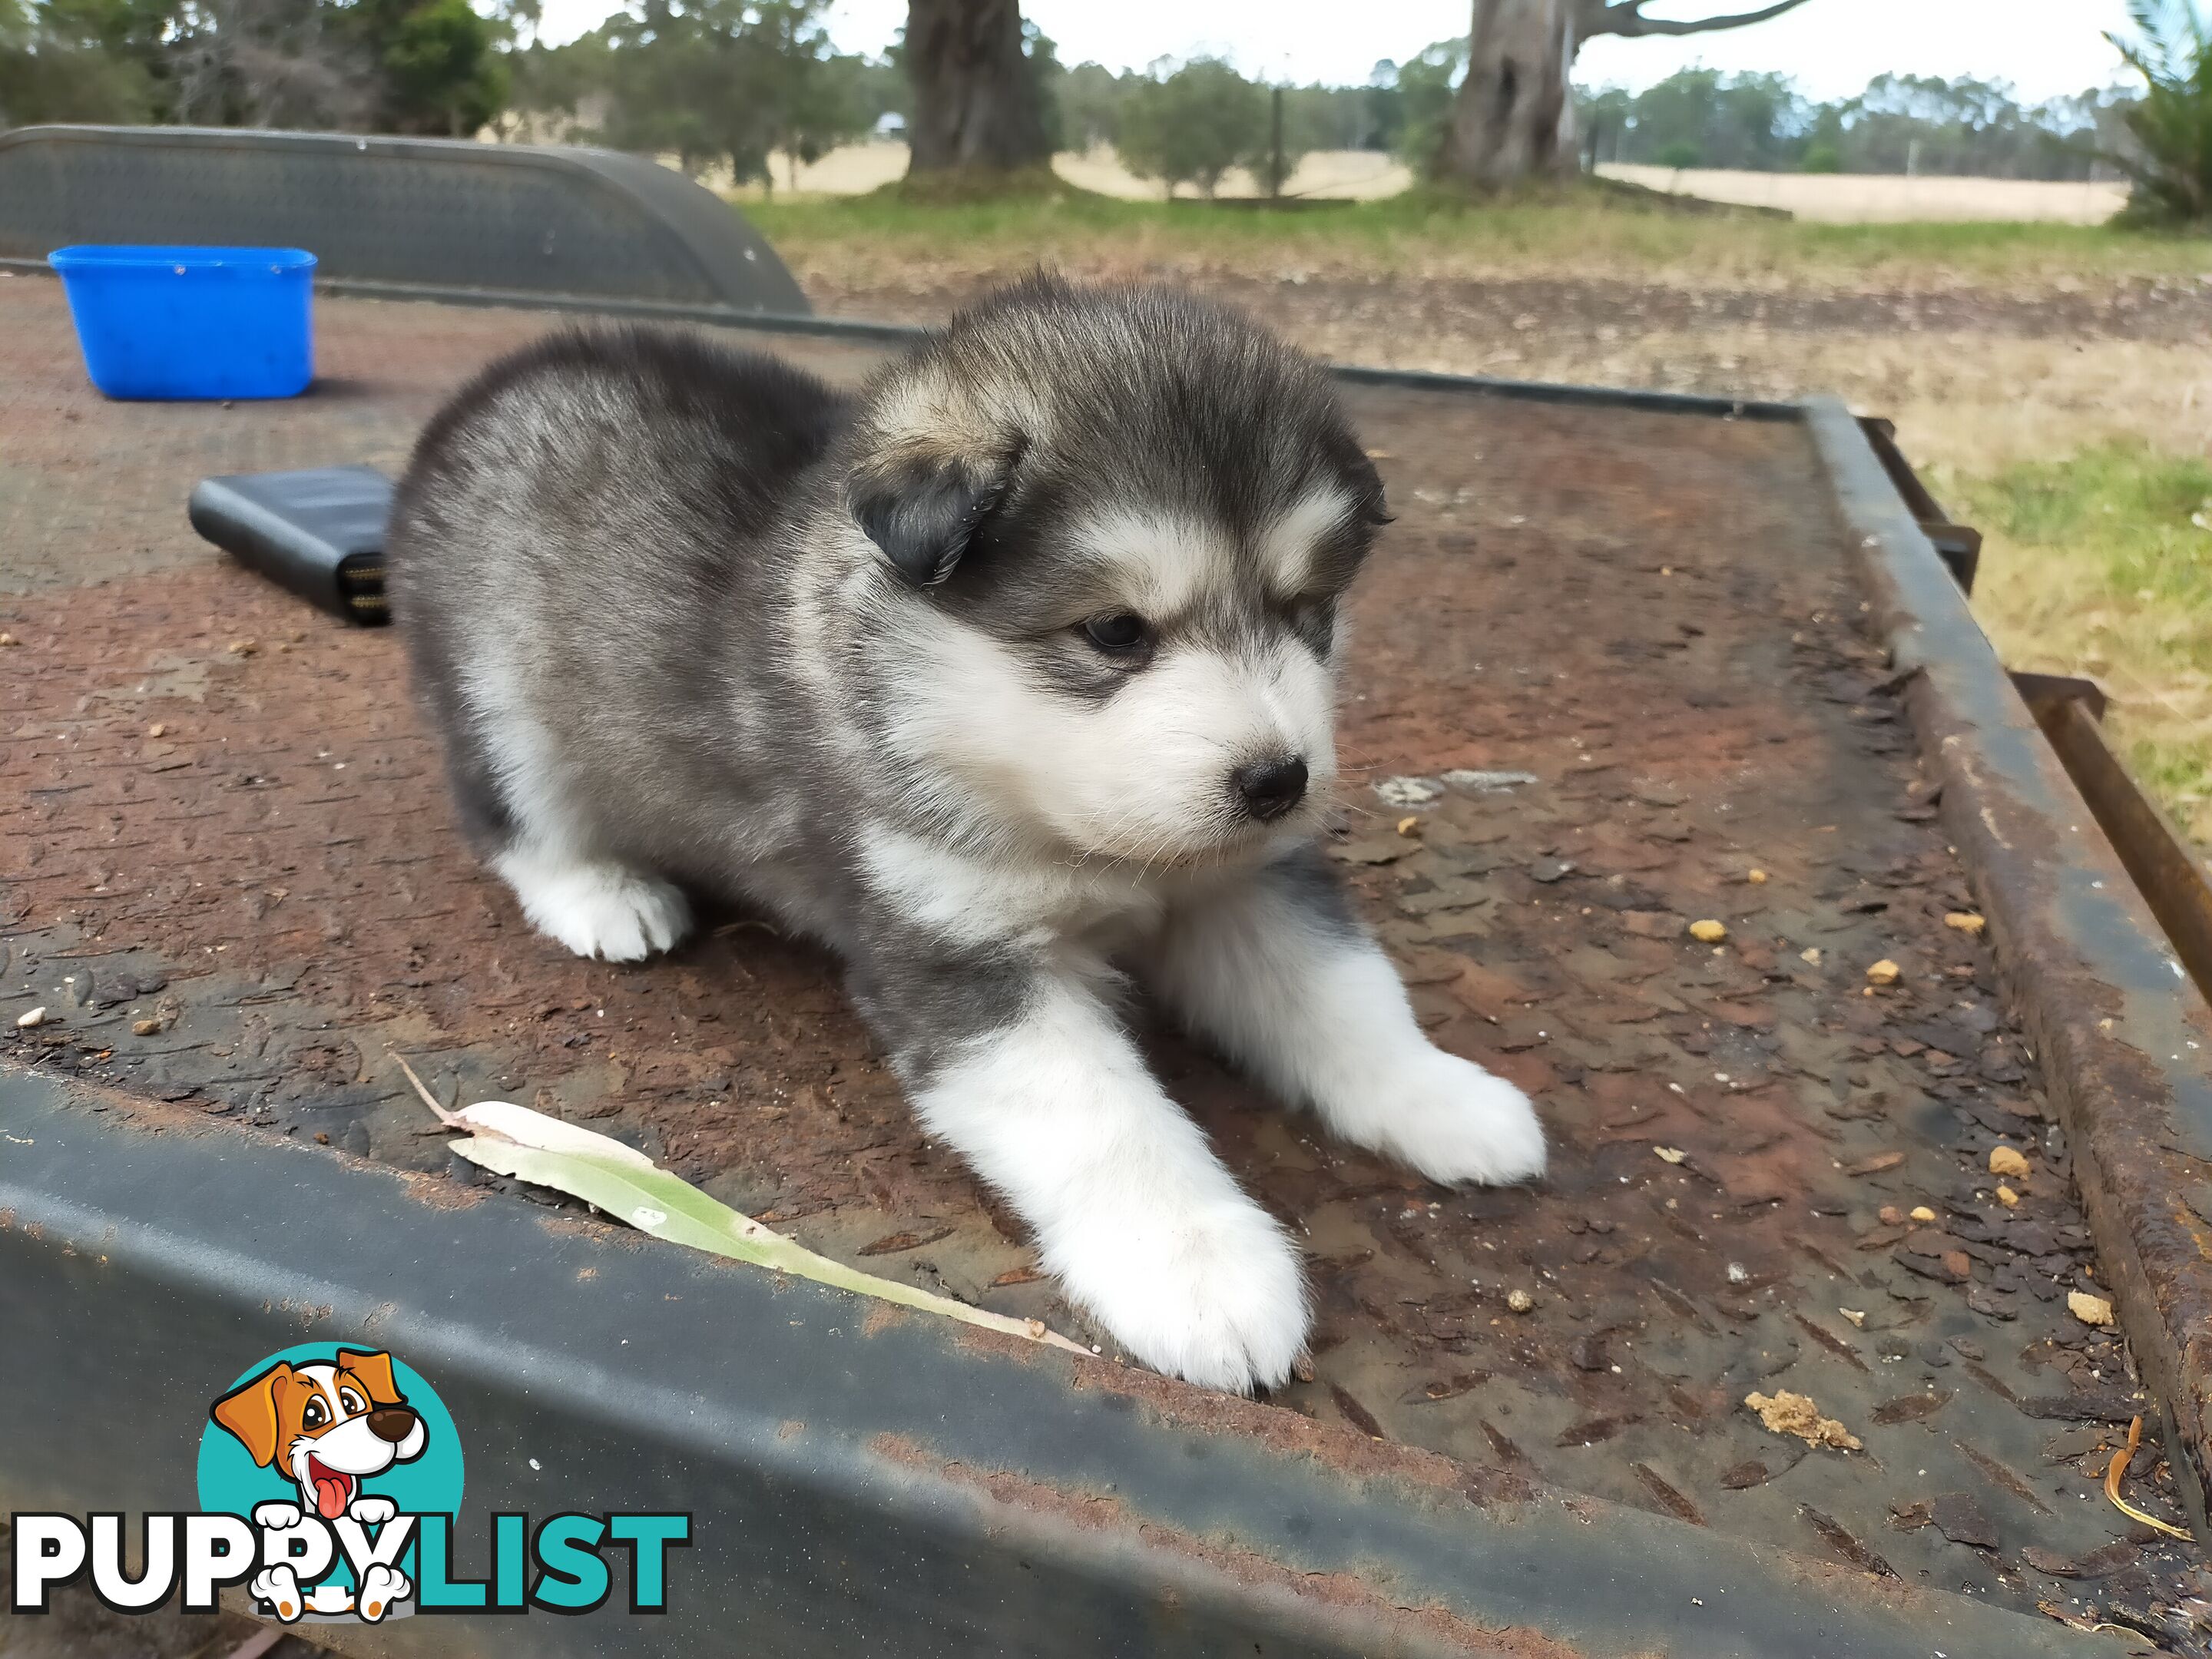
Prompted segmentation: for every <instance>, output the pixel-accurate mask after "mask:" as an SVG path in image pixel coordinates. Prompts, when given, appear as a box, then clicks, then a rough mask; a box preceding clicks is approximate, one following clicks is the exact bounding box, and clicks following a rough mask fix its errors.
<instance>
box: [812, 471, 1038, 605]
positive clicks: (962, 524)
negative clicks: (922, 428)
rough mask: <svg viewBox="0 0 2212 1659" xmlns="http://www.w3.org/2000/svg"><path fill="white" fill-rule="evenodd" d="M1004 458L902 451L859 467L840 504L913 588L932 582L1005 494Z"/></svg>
mask: <svg viewBox="0 0 2212 1659" xmlns="http://www.w3.org/2000/svg"><path fill="white" fill-rule="evenodd" d="M1012 471H1013V463H1012V459H1007V458H1000V459H992V460H987V461H971V460H953V459H945V460H936V461H931V460H923V459H919V458H907V459H898V460H895V461H892V462H890V463H888V464H887V465H878V466H872V467H866V468H863V469H861V470H860V471H856V472H855V473H854V475H853V477H852V478H851V480H850V481H849V482H848V483H847V485H846V490H845V500H846V505H847V506H848V507H850V508H851V509H852V513H853V517H854V520H855V521H856V522H857V523H858V524H859V525H860V528H861V529H862V530H864V531H866V532H867V537H868V539H869V540H870V541H872V542H873V543H874V544H876V545H877V547H878V548H879V549H880V550H882V552H883V556H884V557H885V558H886V559H889V560H890V562H891V563H892V564H893V565H894V566H895V567H896V568H897V569H898V571H899V573H900V574H902V575H903V576H904V577H905V578H906V579H907V580H908V581H910V582H912V583H913V584H914V585H915V586H917V587H934V586H937V585H938V584H939V582H941V581H943V580H945V578H946V577H947V576H950V575H951V574H952V572H953V570H954V568H956V567H957V565H958V564H959V562H960V561H961V559H962V558H963V556H966V554H967V552H968V549H969V544H970V543H971V542H972V541H973V540H974V539H975V530H976V527H977V526H979V525H981V523H982V522H983V520H985V519H987V518H988V517H989V516H990V515H991V511H992V509H993V508H994V507H997V506H998V504H999V502H1000V499H1001V498H1002V497H1004V495H1006V483H1007V480H1008V478H1009V477H1010V476H1011V475H1012Z"/></svg>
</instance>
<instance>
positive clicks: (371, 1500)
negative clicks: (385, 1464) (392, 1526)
mask: <svg viewBox="0 0 2212 1659" xmlns="http://www.w3.org/2000/svg"><path fill="white" fill-rule="evenodd" d="M346 1513H347V1514H348V1515H349V1516H352V1517H353V1518H354V1519H355V1520H356V1521H358V1522H361V1524H362V1526H364V1527H380V1526H382V1525H383V1524H384V1523H385V1522H387V1521H389V1520H390V1519H392V1516H395V1515H397V1514H398V1513H399V1505H398V1504H395V1503H393V1502H392V1500H391V1499H390V1498H378V1497H375V1496H374V1495H372V1494H369V1493H366V1492H365V1493H363V1494H362V1496H361V1497H359V1498H355V1499H354V1500H353V1502H352V1503H351V1504H349V1505H348V1506H347V1509H346Z"/></svg>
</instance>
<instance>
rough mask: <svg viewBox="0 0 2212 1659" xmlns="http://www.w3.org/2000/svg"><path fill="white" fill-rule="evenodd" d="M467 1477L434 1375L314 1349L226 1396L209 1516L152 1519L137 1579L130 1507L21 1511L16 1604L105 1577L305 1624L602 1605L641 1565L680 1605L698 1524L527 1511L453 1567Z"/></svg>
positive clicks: (216, 1422) (683, 1518) (206, 1485)
mask: <svg viewBox="0 0 2212 1659" xmlns="http://www.w3.org/2000/svg"><path fill="white" fill-rule="evenodd" d="M461 1485H462V1468H461V1445H460V1437H459V1434H458V1433H456V1431H455V1430H454V1427H453V1416H452V1414H451V1413H448V1412H447V1409H446V1407H445V1403H444V1402H443V1401H441V1400H440V1399H439V1398H438V1395H437V1392H436V1390H435V1389H432V1388H431V1386H430V1385H429V1383H428V1382H427V1381H426V1380H424V1378H423V1377H422V1375H421V1374H420V1373H419V1372H417V1371H416V1370H414V1369H413V1368H412V1367H411V1366H410V1365H408V1364H406V1363H405V1362H404V1361H402V1360H399V1359H396V1358H393V1357H392V1355H391V1354H388V1353H383V1352H373V1351H370V1350H367V1349H362V1348H349V1347H344V1346H339V1345H337V1344H335V1343H327V1342H321V1343H316V1342H310V1343H301V1344H300V1345H298V1346H294V1347H290V1348H287V1349H285V1350H284V1351H283V1352H281V1353H276V1354H271V1355H270V1356H269V1357H268V1358H266V1359H264V1360H262V1361H261V1362H260V1363H259V1364H257V1365H254V1366H252V1367H251V1368H249V1369H248V1370H246V1371H245V1372H244V1373H242V1374H241V1375H240V1376H239V1377H238V1378H236V1379H235V1380H234V1382H233V1383H232V1384H231V1385H230V1387H229V1388H228V1390H226V1391H225V1392H224V1393H223V1394H222V1395H219V1396H218V1397H217V1398H216V1400H215V1401H213V1402H212V1403H211V1404H210V1407H209V1408H208V1419H207V1424H206V1426H205V1428H204V1430H203V1431H202V1432H201V1436H200V1446H199V1501H200V1507H199V1510H197V1511H196V1512H193V1513H191V1514H167V1513H161V1512H149V1513H148V1514H147V1515H146V1516H145V1517H144V1527H143V1542H144V1548H143V1553H142V1554H141V1556H140V1567H139V1572H138V1576H137V1577H136V1578H132V1577H128V1576H127V1572H128V1565H127V1562H126V1559H125V1540H124V1522H125V1516H122V1515H120V1514H94V1515H89V1516H82V1517H80V1516H74V1515H58V1514H17V1515H16V1516H14V1517H13V1523H14V1534H15V1563H14V1565H15V1595H14V1601H13V1606H14V1610H15V1612H17V1613H44V1612H46V1610H47V1606H48V1601H49V1598H50V1596H51V1595H52V1592H53V1591H54V1590H56V1589H60V1588H61V1587H62V1586H64V1585H65V1584H69V1583H73V1582H75V1581H76V1579H77V1578H79V1577H82V1576H84V1575H85V1574H86V1573H87V1572H89V1574H90V1577H91V1583H92V1591H93V1594H94V1595H96V1596H98V1597H99V1598H100V1601H101V1602H102V1603H104V1604H105V1605H106V1606H107V1607H110V1608H112V1609H113V1610H115V1611H116V1612H118V1613H145V1612H150V1611H152V1610H153V1609H155V1608H156V1607H161V1606H162V1605H163V1604H165V1603H166V1602H167V1601H169V1599H170V1597H171V1596H172V1595H179V1593H181V1605H182V1606H183V1608H184V1610H185V1612H187V1613H213V1612H214V1611H216V1597H217V1595H218V1594H219V1593H220V1592H221V1590H222V1589H223V1588H224V1587H225V1586H227V1585H232V1584H243V1585H245V1586H246V1589H247V1591H248V1593H249V1594H250V1595H252V1598H253V1607H254V1611H255V1612H256V1613H259V1614H261V1615H262V1616H263V1617H264V1618H273V1619H276V1620H279V1621H281V1622H282V1623H284V1624H287V1625H289V1624H295V1623H297V1622H299V1621H300V1620H307V1621H308V1622H310V1623H318V1624H346V1623H361V1624H372V1625H374V1624H380V1623H382V1622H384V1621H385V1620H391V1619H402V1618H406V1617H408V1616H410V1615H411V1614H414V1613H526V1612H529V1611H531V1610H532V1609H539V1608H542V1609H544V1610H546V1611H548V1612H553V1613H589V1612H591V1611H592V1610H593V1609H595V1608H597V1607H602V1606H604V1605H605V1603H606V1602H607V1601H608V1599H609V1598H610V1597H611V1595H614V1594H615V1590H616V1585H615V1572H616V1567H617V1565H627V1567H628V1573H627V1577H628V1579H629V1610H630V1611H631V1612H632V1613H665V1612H666V1611H667V1607H668V1598H667V1583H668V1581H667V1553H668V1551H669V1550H670V1549H671V1548H676V1547H682V1546H685V1545H688V1544H689V1543H690V1541H691V1517H690V1516H688V1515H670V1514H655V1515H613V1514H610V1515H589V1514H581V1513H562V1514H559V1515H555V1516H550V1517H548V1518H547V1519H545V1520H544V1521H542V1522H539V1523H538V1526H537V1528H535V1530H534V1531H533V1530H532V1527H531V1522H530V1517H529V1516H527V1515H521V1514H495V1515H494V1516H492V1517H491V1538H492V1549H491V1572H490V1575H489V1577H488V1578H486V1579H483V1580H474V1579H469V1578H465V1577H459V1576H457V1575H456V1573H455V1571H454V1568H453V1528H454V1525H455V1522H456V1521H457V1520H458V1518H459V1514H460V1508H461ZM610 1553H612V1554H613V1555H614V1556H615V1557H616V1559H615V1561H612V1562H611V1561H610V1559H609V1554H610Z"/></svg>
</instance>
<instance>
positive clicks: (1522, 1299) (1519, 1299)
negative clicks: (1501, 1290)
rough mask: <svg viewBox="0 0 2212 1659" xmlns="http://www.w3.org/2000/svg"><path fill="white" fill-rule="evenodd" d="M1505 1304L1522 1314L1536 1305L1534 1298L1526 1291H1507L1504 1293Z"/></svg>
mask: <svg viewBox="0 0 2212 1659" xmlns="http://www.w3.org/2000/svg"><path fill="white" fill-rule="evenodd" d="M1505 1305H1506V1306H1507V1307H1509V1308H1510V1309H1512V1310H1513V1311H1514V1312H1515V1313H1517V1314H1524V1313H1527V1312H1528V1310H1530V1309H1532V1308H1534V1306H1535V1305H1536V1298H1535V1297H1533V1296H1531V1295H1529V1294H1528V1291H1507V1292H1506V1293H1505Z"/></svg>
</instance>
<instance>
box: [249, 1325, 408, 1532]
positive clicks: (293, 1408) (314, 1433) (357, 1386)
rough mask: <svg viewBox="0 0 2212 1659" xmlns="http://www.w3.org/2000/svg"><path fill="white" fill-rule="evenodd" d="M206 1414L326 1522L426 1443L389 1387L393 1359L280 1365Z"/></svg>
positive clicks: (341, 1358)
mask: <svg viewBox="0 0 2212 1659" xmlns="http://www.w3.org/2000/svg"><path fill="white" fill-rule="evenodd" d="M209 1414H210V1416H212V1417H213V1418H214V1419H215V1420H216V1422H217V1423H219V1424H221V1425H222V1426H223V1427H224V1428H226V1429H228V1431H230V1432H231V1433H232V1434H233V1435H234V1436H236V1437H237V1438H238V1441H239V1443H240V1445H242V1446H244V1447H245V1448H246V1451H247V1452H248V1454H250V1455H252V1459H253V1461H254V1462H256V1463H258V1464H259V1465H260V1466H261V1467H262V1468H282V1469H283V1470H284V1471H285V1472H286V1473H288V1474H289V1475H290V1476H291V1478H292V1480H293V1481H294V1482H295V1484H296V1485H297V1486H299V1488H300V1492H301V1500H302V1501H301V1508H302V1509H305V1510H311V1511H313V1513H314V1514H317V1515H319V1516H322V1517H323V1519H324V1520H325V1521H334V1520H336V1519H337V1517H338V1516H341V1515H343V1514H344V1513H345V1512H346V1507H347V1505H349V1504H351V1503H352V1502H353V1500H354V1499H355V1498H356V1497H358V1496H359V1495H360V1493H361V1483H362V1479H363V1478H364V1477H366V1476H368V1475H372V1474H382V1473H383V1472H384V1471H385V1470H386V1469H388V1468H391V1467H392V1465H393V1464H394V1463H406V1462H413V1461H414V1460H415V1459H416V1458H417V1457H420V1456H421V1455H422V1448H423V1444H424V1443H425V1442H426V1441H427V1440H428V1437H429V1435H428V1430H427V1429H426V1428H425V1427H424V1426H423V1423H422V1418H421V1417H420V1416H419V1415H417V1414H416V1412H415V1410H414V1408H413V1407H410V1406H409V1405H408V1404H407V1401H406V1399H405V1397H404V1395H401V1394H400V1392H399V1388H398V1383H395V1382H394V1381H393V1380H392V1356H391V1355H390V1354H386V1353H362V1352H355V1351H353V1350H350V1349H346V1348H341V1349H339V1350H338V1354H337V1360H336V1362H335V1363H333V1364H307V1365H294V1364H288V1363H286V1362H285V1361H283V1360H279V1361H278V1362H277V1363H276V1364H274V1365H271V1366H270V1368H269V1369H268V1370H265V1371H264V1372H262V1373H261V1375H260V1376H256V1377H253V1378H251V1379H250V1380H248V1381H246V1382H245V1383H240V1385H239V1386H238V1387H237V1388H235V1389H232V1390H231V1392H230V1393H228V1394H227V1395H223V1397H222V1399H220V1400H218V1401H216V1402H215V1405H214V1406H213V1407H211V1408H210V1413H209Z"/></svg>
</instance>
